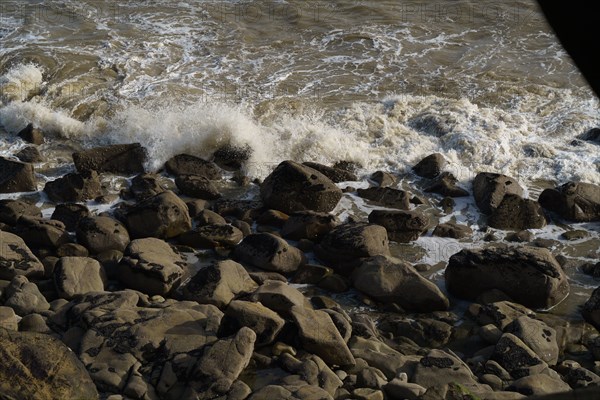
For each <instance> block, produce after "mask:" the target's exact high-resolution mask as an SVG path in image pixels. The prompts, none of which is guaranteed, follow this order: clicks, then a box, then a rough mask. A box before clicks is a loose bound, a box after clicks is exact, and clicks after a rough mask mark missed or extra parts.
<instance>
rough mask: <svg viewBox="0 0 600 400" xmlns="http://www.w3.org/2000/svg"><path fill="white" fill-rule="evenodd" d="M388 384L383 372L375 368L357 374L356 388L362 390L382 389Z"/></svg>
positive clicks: (368, 368)
mask: <svg viewBox="0 0 600 400" xmlns="http://www.w3.org/2000/svg"><path fill="white" fill-rule="evenodd" d="M386 383H387V378H386V376H385V375H384V373H383V372H381V371H380V370H378V369H377V368H373V367H366V368H362V369H360V370H359V371H358V373H357V374H356V386H357V387H361V388H371V389H381V388H382V387H383V386H384V385H385V384H386Z"/></svg>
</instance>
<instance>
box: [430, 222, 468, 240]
mask: <svg viewBox="0 0 600 400" xmlns="http://www.w3.org/2000/svg"><path fill="white" fill-rule="evenodd" d="M432 235H433V236H439V237H449V238H453V239H463V238H466V237H470V236H472V235H473V230H472V229H471V228H470V227H468V226H467V225H461V224H457V223H454V222H446V223H444V224H439V225H438V226H436V227H435V229H434V230H433V233H432Z"/></svg>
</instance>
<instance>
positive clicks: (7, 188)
mask: <svg viewBox="0 0 600 400" xmlns="http://www.w3.org/2000/svg"><path fill="white" fill-rule="evenodd" d="M34 190H37V184H36V181H35V174H34V172H33V165H31V164H28V163H23V162H20V161H13V160H9V159H8V158H4V157H0V193H17V192H32V191H34Z"/></svg>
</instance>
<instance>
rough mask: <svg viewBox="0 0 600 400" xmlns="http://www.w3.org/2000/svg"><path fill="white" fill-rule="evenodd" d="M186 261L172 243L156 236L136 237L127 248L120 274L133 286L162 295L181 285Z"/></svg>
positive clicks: (141, 290)
mask: <svg viewBox="0 0 600 400" xmlns="http://www.w3.org/2000/svg"><path fill="white" fill-rule="evenodd" d="M185 265H187V263H186V262H185V260H184V259H183V257H181V256H180V255H179V254H177V253H175V252H174V251H173V249H172V248H171V246H169V244H168V243H166V242H164V241H162V240H160V239H156V238H146V239H136V240H133V241H131V243H129V245H128V246H127V248H126V249H125V254H124V257H123V259H122V260H121V263H120V265H119V269H118V272H117V275H118V278H119V280H120V281H121V282H122V283H123V284H125V285H126V286H127V287H129V288H132V289H135V290H139V291H140V292H142V293H146V294H149V295H161V296H162V295H166V294H168V293H169V292H171V290H172V289H175V288H176V287H177V286H179V283H180V280H181V276H182V274H183V267H184V266H185Z"/></svg>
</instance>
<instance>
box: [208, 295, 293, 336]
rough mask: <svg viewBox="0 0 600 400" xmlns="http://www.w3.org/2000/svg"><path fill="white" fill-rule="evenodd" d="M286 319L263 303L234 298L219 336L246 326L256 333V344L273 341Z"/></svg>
mask: <svg viewBox="0 0 600 400" xmlns="http://www.w3.org/2000/svg"><path fill="white" fill-rule="evenodd" d="M284 325H285V320H284V319H283V318H281V317H280V316H279V315H278V314H277V313H276V312H274V311H272V310H270V309H269V308H267V307H265V306H263V305H262V304H261V303H251V302H249V301H241V300H233V301H231V302H230V303H229V305H228V306H227V309H226V310H225V315H224V316H223V319H222V320H221V326H220V327H219V336H221V337H222V336H229V335H232V334H234V333H235V332H237V331H238V330H239V329H240V328H241V327H243V326H246V327H248V328H250V329H252V330H253V331H254V333H256V346H264V345H267V344H270V343H272V342H273V341H274V340H275V338H276V337H277V335H278V334H279V332H280V331H281V329H282V328H283V326H284Z"/></svg>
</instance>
